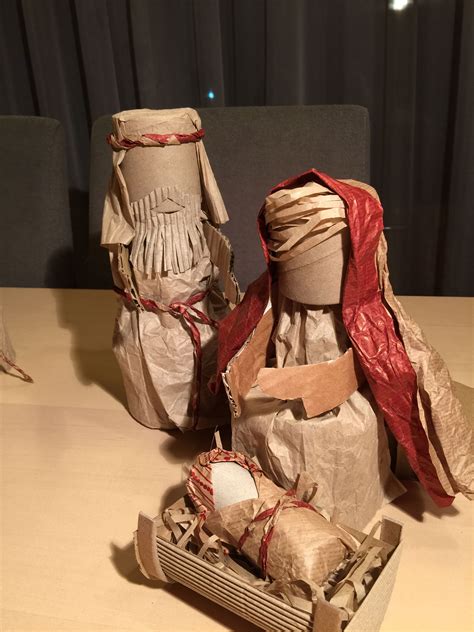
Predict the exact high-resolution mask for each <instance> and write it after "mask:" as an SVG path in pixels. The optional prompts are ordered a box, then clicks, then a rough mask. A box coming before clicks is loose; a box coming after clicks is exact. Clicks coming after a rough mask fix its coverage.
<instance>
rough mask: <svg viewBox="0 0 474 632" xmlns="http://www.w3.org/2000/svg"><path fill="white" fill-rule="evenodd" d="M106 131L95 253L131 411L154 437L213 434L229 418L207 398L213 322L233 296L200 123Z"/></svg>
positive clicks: (170, 119) (116, 123) (187, 117)
mask: <svg viewBox="0 0 474 632" xmlns="http://www.w3.org/2000/svg"><path fill="white" fill-rule="evenodd" d="M113 129H114V132H113V134H112V135H111V136H110V138H109V142H110V144H111V146H112V148H113V149H114V155H113V166H114V173H113V177H112V181H111V184H110V188H109V191H108V194H107V198H106V201H105V208H104V218H103V229H102V244H103V245H104V246H106V247H107V248H108V249H109V251H110V257H111V267H112V274H113V279H114V283H115V286H116V291H117V292H118V293H119V294H120V296H121V299H122V300H121V304H120V307H119V314H118V317H117V322H116V328H115V334H114V342H113V346H114V351H115V354H116V357H117V359H118V362H119V364H120V368H121V371H122V375H123V378H124V382H125V388H126V393H127V399H128V405H129V409H130V412H131V413H132V415H133V416H134V417H135V418H136V419H137V420H138V421H140V422H141V423H143V424H145V425H146V426H149V427H153V428H155V427H159V428H176V427H178V428H180V429H181V430H188V429H194V428H197V427H199V428H202V427H206V426H209V425H212V426H215V425H216V424H219V423H223V422H224V421H226V420H227V416H228V413H227V406H226V402H225V401H224V398H223V397H222V396H220V397H219V396H218V397H216V396H213V395H211V394H210V393H209V391H208V389H207V382H208V380H209V379H210V377H211V376H212V375H213V374H214V373H215V357H216V330H217V322H218V321H219V320H220V319H221V318H222V317H223V315H224V314H225V313H227V312H228V311H229V304H235V303H236V302H238V299H239V289H238V285H237V282H236V280H235V277H234V275H233V272H232V260H233V255H232V252H231V249H230V244H229V242H228V240H227V238H225V237H224V235H222V233H221V232H220V231H219V228H218V227H219V225H220V224H222V223H223V222H225V221H227V219H228V217H227V213H226V210H225V207H224V203H223V201H222V198H221V195H220V193H219V189H218V187H217V184H216V182H215V179H214V176H213V173H212V170H211V167H210V165H209V161H208V159H207V155H206V151H205V149H204V145H203V143H202V137H203V135H204V131H203V130H202V129H201V122H200V119H199V116H198V115H197V113H196V112H195V111H194V110H191V109H188V108H184V109H177V110H131V111H128V112H121V113H119V114H116V115H115V116H114V117H113ZM219 278H220V281H221V286H222V290H221V289H219V285H218V281H219Z"/></svg>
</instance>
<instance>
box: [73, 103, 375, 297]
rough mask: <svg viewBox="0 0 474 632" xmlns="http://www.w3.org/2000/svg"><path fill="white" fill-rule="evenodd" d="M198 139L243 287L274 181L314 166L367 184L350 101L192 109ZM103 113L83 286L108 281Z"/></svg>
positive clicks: (364, 152) (258, 267)
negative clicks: (103, 239) (198, 123)
mask: <svg viewBox="0 0 474 632" xmlns="http://www.w3.org/2000/svg"><path fill="white" fill-rule="evenodd" d="M199 114H200V115H201V119H202V125H203V128H204V129H205V131H206V137H205V139H204V142H205V144H206V150H207V153H208V155H209V160H210V162H211V165H212V168H213V170H214V173H215V175H216V179H217V182H218V184H219V187H220V189H221V192H222V195H223V197H224V201H225V203H226V205H227V208H228V211H229V215H230V218H231V219H230V222H229V223H228V224H226V225H225V226H224V232H225V233H226V234H227V235H228V236H229V237H230V239H231V242H232V245H233V247H234V250H235V269H236V274H237V277H238V279H239V281H240V284H241V286H242V288H243V289H245V288H246V287H247V285H248V283H249V282H250V281H252V280H253V279H255V278H256V277H257V276H258V275H259V273H260V272H261V271H262V270H263V269H264V260H263V255H262V251H261V247H260V245H259V242H258V238H257V231H256V217H257V213H258V210H259V208H260V206H261V204H262V202H263V200H264V198H265V195H266V194H267V192H268V190H269V189H270V188H271V187H272V186H273V185H275V184H277V183H278V182H280V181H281V180H284V179H286V178H288V177H290V176H293V175H297V174H298V173H301V172H302V171H305V170H306V169H309V168H311V167H315V168H317V169H319V170H322V171H325V172H327V173H329V174H330V175H332V176H335V177H337V178H354V179H356V180H362V181H365V182H368V181H369V177H370V167H369V163H370V156H369V152H370V150H369V145H370V132H369V117H368V112H367V110H366V109H365V108H362V107H359V106H351V105H315V106H273V107H238V108H232V107H229V108H207V109H201V110H199ZM110 131H111V119H110V116H104V117H102V118H100V119H98V120H97V121H96V122H95V123H94V126H93V129H92V139H91V181H90V207H89V212H90V217H89V226H90V236H91V241H90V251H89V265H88V267H87V278H86V279H84V281H85V284H86V285H87V286H88V287H109V286H110V284H111V277H110V272H109V270H108V261H107V256H106V253H105V252H100V247H99V245H98V241H99V233H100V225H101V215H102V207H103V203H104V196H105V191H106V188H107V183H108V179H109V177H110V174H111V169H112V167H111V151H110V149H109V148H108V146H107V145H106V143H105V137H106V136H107V134H108V133H109V132H110Z"/></svg>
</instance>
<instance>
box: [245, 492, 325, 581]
mask: <svg viewBox="0 0 474 632" xmlns="http://www.w3.org/2000/svg"><path fill="white" fill-rule="evenodd" d="M295 494H296V490H295V489H290V490H288V491H287V492H286V494H284V495H283V496H282V497H281V498H280V500H279V501H278V502H277V504H276V505H275V506H274V507H270V508H269V509H265V511H262V512H261V513H259V514H258V515H257V516H255V518H254V519H253V520H252V522H251V523H250V524H249V525H248V526H247V527H246V528H245V531H244V532H243V534H242V537H241V538H240V540H239V545H238V548H239V549H240V550H242V547H243V546H244V544H245V541H246V540H247V538H248V536H249V535H250V533H251V527H252V524H253V523H255V522H261V521H262V520H267V521H268V522H267V524H266V525H265V526H264V528H263V536H262V540H261V542H260V549H259V552H258V566H259V568H260V569H261V570H262V576H263V577H264V578H265V577H266V576H267V560H268V547H269V546H270V542H271V539H272V537H273V534H274V531H275V526H276V523H277V521H278V518H279V517H280V514H281V512H282V511H285V509H293V508H296V509H297V508H303V509H311V510H312V511H316V513H318V512H317V510H316V509H315V508H314V507H313V506H312V505H310V504H309V503H307V502H305V501H304V500H298V499H297V498H293V497H294V496H295Z"/></svg>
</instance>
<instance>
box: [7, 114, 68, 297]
mask: <svg viewBox="0 0 474 632" xmlns="http://www.w3.org/2000/svg"><path fill="white" fill-rule="evenodd" d="M0 217H1V231H0V232H1V235H2V237H1V244H0V252H1V255H0V257H1V263H0V285H3V286H18V287H73V286H74V275H73V266H72V233H71V218H70V214H69V201H68V185H67V168H66V154H65V146H64V134H63V129H62V127H61V124H60V123H59V121H56V120H54V119H50V118H42V117H29V116H1V117H0Z"/></svg>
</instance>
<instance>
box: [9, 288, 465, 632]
mask: <svg viewBox="0 0 474 632" xmlns="http://www.w3.org/2000/svg"><path fill="white" fill-rule="evenodd" d="M0 302H1V303H2V304H3V306H4V311H5V318H6V322H7V326H8V329H9V332H10V335H11V338H12V341H13V344H14V346H15V348H16V351H17V361H18V363H19V365H20V366H21V367H22V368H23V369H24V370H25V371H26V372H27V373H29V374H30V375H32V376H33V378H34V380H35V382H34V384H27V383H25V382H23V381H21V380H20V379H17V378H15V377H13V376H11V375H7V374H4V373H1V374H0V389H1V446H2V448H1V450H2V452H1V457H2V469H1V489H2V529H1V532H0V533H1V545H2V558H1V564H2V578H1V579H2V582H1V583H2V615H1V619H0V622H1V627H0V629H1V630H3V631H5V632H6V631H9V632H10V631H11V632H19V631H27V630H28V631H29V630H35V631H39V630H42V631H53V630H74V631H76V632H79V631H81V632H84V631H85V632H95V631H96V630H115V631H117V632H118V631H119V630H127V631H128V630H164V631H170V632H171V631H192V630H199V631H202V630H206V631H214V630H238V631H241V632H247V631H250V630H255V628H254V627H252V626H251V625H249V624H247V623H245V622H244V621H243V620H241V619H239V618H238V617H236V616H234V615H232V614H231V613H228V612H226V611H225V610H223V609H222V608H220V607H217V606H215V605H214V604H213V603H211V602H209V601H206V600H205V599H203V598H201V597H199V596H197V595H195V594H193V593H192V592H191V591H189V590H187V589H186V588H184V587H181V586H178V585H168V586H162V585H159V584H156V583H152V582H149V581H147V580H146V579H145V578H144V577H142V576H141V574H140V572H139V571H138V569H137V564H136V562H135V557H134V552H133V546H132V532H133V531H134V529H135V525H136V518H137V514H138V512H139V511H140V510H142V511H144V512H145V513H147V514H149V515H156V514H157V513H158V511H159V510H160V509H161V508H163V507H164V506H166V505H168V504H170V502H172V501H173V500H175V499H176V498H177V497H178V496H179V494H180V491H181V490H182V483H183V478H184V474H183V464H185V463H190V462H191V461H192V460H193V457H194V456H195V455H196V454H198V453H199V452H200V451H202V450H205V449H208V448H209V445H210V440H211V435H210V432H207V431H203V432H199V433H195V434H191V433H188V434H186V435H180V434H172V433H165V432H160V431H158V430H150V429H147V428H145V427H143V426H141V425H139V424H138V423H137V422H135V421H134V420H133V419H132V418H131V417H130V416H129V415H128V414H127V412H126V410H125V408H124V401H125V400H124V391H123V387H122V384H121V378H120V374H119V371H118V368H117V365H116V364H115V361H114V358H113V355H112V351H111V333H112V328H113V321H114V316H115V309H116V299H115V297H114V295H113V293H112V292H108V291H98V290H48V289H16V288H8V289H3V290H2V291H1V299H0ZM402 302H403V304H404V305H405V307H406V308H407V310H408V311H409V313H410V314H411V315H412V316H413V317H414V318H415V319H416V320H417V321H418V322H419V323H420V324H421V326H422V327H423V328H424V330H425V332H426V334H427V336H428V338H429V340H430V341H431V342H432V344H434V346H435V347H436V348H437V349H438V350H439V351H440V353H441V354H442V355H443V357H444V358H445V360H446V361H447V363H448V366H449V368H450V371H451V374H452V377H453V379H455V380H457V381H458V382H461V383H462V384H466V385H468V386H470V387H473V386H474V370H473V353H472V352H473V308H474V301H473V300H472V299H467V298H431V297H404V298H403V299H402ZM383 513H384V514H385V515H389V516H391V517H393V518H395V519H397V520H399V521H402V522H403V523H404V524H405V529H404V541H405V542H404V552H403V556H402V562H401V566H400V571H399V575H398V580H397V583H396V586H395V590H394V593H393V596H392V600H391V602H390V605H389V609H388V611H387V615H386V617H385V621H384V624H383V628H382V629H383V631H384V632H415V631H416V632H424V631H428V630H430V631H431V630H438V631H440V632H441V631H444V632H446V631H454V630H456V631H459V632H461V631H463V632H467V631H471V630H473V629H474V619H473V600H474V595H473V585H474V584H473V565H472V561H473V552H474V523H473V505H472V504H470V503H469V502H468V501H467V500H466V499H465V498H463V497H457V498H456V500H455V502H454V505H453V506H452V507H451V508H450V509H448V510H446V511H440V510H438V509H437V508H436V507H434V506H433V504H432V503H431V502H430V500H429V499H428V498H427V497H426V495H425V494H424V492H422V491H421V490H420V488H419V486H418V485H417V484H416V483H410V484H409V492H408V493H407V494H405V495H404V496H403V497H402V498H401V499H399V500H398V501H397V502H396V504H393V505H390V506H388V507H385V508H384V510H383Z"/></svg>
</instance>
